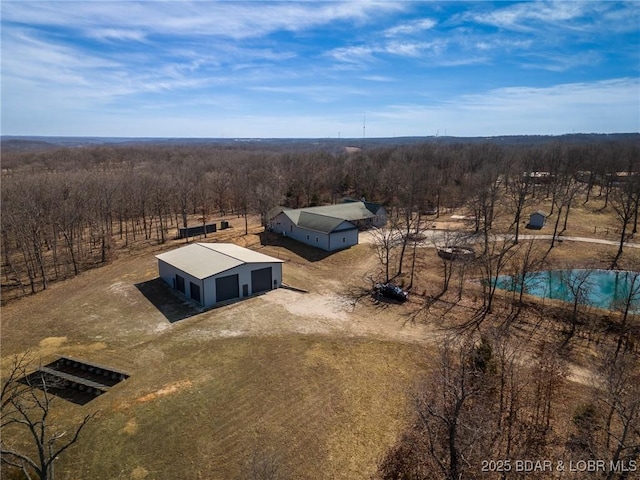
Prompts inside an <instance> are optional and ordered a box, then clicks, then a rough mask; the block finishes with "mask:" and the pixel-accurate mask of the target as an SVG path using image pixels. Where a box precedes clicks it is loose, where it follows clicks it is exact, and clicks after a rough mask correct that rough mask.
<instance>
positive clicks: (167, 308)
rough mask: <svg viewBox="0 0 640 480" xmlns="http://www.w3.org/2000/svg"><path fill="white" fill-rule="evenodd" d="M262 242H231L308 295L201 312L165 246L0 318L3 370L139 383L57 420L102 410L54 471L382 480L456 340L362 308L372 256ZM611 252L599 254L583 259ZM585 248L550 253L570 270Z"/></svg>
mask: <svg viewBox="0 0 640 480" xmlns="http://www.w3.org/2000/svg"><path fill="white" fill-rule="evenodd" d="M238 227H240V225H238ZM237 230H242V229H241V228H237ZM258 231H259V228H258V227H257V225H255V224H254V226H253V228H252V232H253V233H251V234H250V235H247V236H243V235H241V233H243V232H238V233H237V238H235V239H234V241H235V242H236V243H238V244H241V245H243V246H249V247H251V248H257V249H260V251H262V252H264V253H266V254H268V255H272V256H275V257H279V258H282V259H284V260H285V262H286V263H285V264H284V271H283V279H284V282H286V283H287V284H289V285H291V286H294V287H298V288H300V289H304V290H307V291H308V293H303V292H300V291H295V290H291V289H284V288H283V289H279V290H276V291H272V292H269V293H267V294H264V295H259V296H256V297H253V298H250V299H247V300H244V301H240V302H237V303H232V304H230V305H227V306H224V307H221V308H216V309H212V310H207V311H202V310H201V309H199V308H197V307H196V306H195V305H193V304H190V303H188V302H187V301H183V300H181V299H180V298H178V297H176V296H175V295H174V294H172V293H170V292H169V290H168V289H167V288H166V287H164V286H163V284H162V283H161V282H158V280H157V276H158V274H157V264H156V260H155V258H154V254H155V253H158V252H159V251H161V250H167V249H170V248H175V247H176V246H179V245H180V243H178V242H169V243H168V244H167V245H164V246H162V247H153V248H150V249H149V250H148V251H144V252H139V253H138V254H136V255H135V256H130V257H127V258H123V259H120V260H117V261H114V262H113V263H111V264H109V265H106V266H104V267H102V268H99V269H95V270H90V271H87V272H85V273H82V274H81V275H79V276H77V277H75V278H73V279H70V280H68V281H64V282H60V283H57V284H53V285H51V287H50V288H49V289H47V290H46V291H43V292H41V293H38V294H37V295H34V296H30V297H26V298H23V299H21V300H19V301H15V302H11V303H9V304H8V305H7V306H5V307H4V308H3V312H2V323H3V324H2V350H3V351H2V366H3V367H4V368H6V367H7V365H8V363H9V362H10V360H11V357H12V356H13V355H14V354H16V353H20V352H24V351H27V350H28V351H31V353H32V354H33V356H34V357H36V358H37V357H42V361H43V363H47V362H48V361H50V360H53V359H55V357H56V356H59V355H65V356H70V357H76V358H79V359H84V360H87V361H90V362H95V363H99V364H104V365H109V366H111V367H113V368H116V369H120V370H123V371H126V372H127V373H129V374H130V375H131V376H130V378H128V379H127V380H126V381H124V382H122V383H120V384H118V385H117V386H114V387H112V388H111V389H110V391H109V392H108V393H107V394H104V395H101V396H100V397H98V398H96V399H95V400H94V401H91V402H89V403H88V404H86V405H84V406H77V405H73V404H67V403H65V404H64V408H63V409H61V410H63V411H64V412H61V411H60V410H56V411H55V412H54V414H55V415H56V416H55V420H56V422H58V423H60V424H61V425H64V424H65V422H70V423H71V424H72V423H73V422H77V421H78V419H80V418H81V417H82V416H84V415H86V414H87V413H88V412H91V411H96V410H97V411H99V412H100V414H99V417H98V418H97V419H96V420H94V421H93V422H91V423H90V424H89V425H88V426H87V428H86V430H85V431H84V432H83V435H82V438H81V441H80V442H79V443H78V444H77V445H74V447H73V448H72V449H71V450H70V452H69V454H67V455H65V456H64V457H63V458H61V459H60V461H59V464H57V466H56V470H57V473H58V474H59V476H60V477H61V478H95V479H102V478H104V479H107V478H108V479H111V478H132V479H142V478H149V479H151V478H158V479H172V478H194V479H197V478H202V479H233V478H247V477H249V476H251V474H252V465H253V466H255V465H256V464H262V465H265V464H266V465H271V466H273V467H274V468H276V469H277V470H278V471H279V472H280V473H281V475H283V476H286V477H287V478H316V479H325V478H326V479H353V478H369V477H370V476H371V475H373V474H374V472H375V471H376V468H377V464H378V462H379V461H380V459H381V457H382V455H384V453H385V451H386V450H387V449H388V448H389V447H391V446H392V445H393V444H394V442H395V441H396V439H397V437H398V435H399V433H400V432H401V431H402V429H403V427H404V426H405V425H406V423H407V421H408V418H409V413H410V409H411V400H412V398H411V392H412V388H413V386H414V385H415V381H416V378H418V377H419V376H420V375H423V374H424V373H425V371H427V370H428V369H429V365H430V362H431V359H432V354H433V353H434V350H435V348H434V347H435V346H436V345H437V344H438V342H439V339H440V338H441V337H442V335H444V333H445V331H444V329H442V328H441V325H440V322H438V321H424V319H419V320H418V321H415V319H413V317H412V314H413V313H414V312H415V311H416V310H417V309H418V307H419V305H420V300H419V299H418V298H413V299H411V300H410V301H409V302H407V304H404V305H397V304H389V303H384V302H382V303H377V302H374V301H372V299H371V298H370V297H368V296H362V297H361V298H360V299H359V300H358V301H356V299H358V297H359V295H361V294H362V293H363V291H364V290H363V289H364V288H366V287H367V286H368V285H370V283H371V281H372V279H373V278H376V277H377V276H378V275H379V272H380V266H379V264H378V260H377V257H376V254H375V252H374V247H373V245H371V244H370V243H368V242H366V241H365V242H362V243H361V244H360V245H358V246H356V247H353V248H350V249H348V250H345V251H341V252H337V253H334V254H332V255H326V254H324V253H322V252H319V251H316V250H313V249H311V248H309V249H307V248H306V247H304V248H303V247H299V246H297V245H296V246H294V245H288V244H287V241H288V242H291V240H287V241H285V240H282V239H277V238H271V239H269V240H270V241H268V242H267V243H268V245H266V246H263V245H261V243H260V242H261V239H260V236H259V235H258ZM214 238H215V237H214ZM262 238H263V240H264V238H265V237H264V236H263V237H262ZM225 240H228V239H225ZM283 242H284V244H285V246H283V245H282V244H283ZM567 243H569V242H567ZM287 247H290V248H287ZM611 248H612V247H609V246H605V245H594V246H593V248H590V249H589V252H588V253H585V260H586V259H587V258H588V257H587V256H586V255H588V256H590V257H592V258H593V257H594V256H595V255H600V256H601V257H600V258H605V257H606V255H607V253H606V252H609V250H610V249H611ZM607 249H609V250H607ZM419 250H420V255H421V258H424V261H423V262H421V263H420V266H419V268H420V283H418V284H417V286H416V289H415V291H416V292H423V291H429V290H430V289H431V290H433V289H436V290H437V288H438V284H439V282H440V281H441V280H440V279H439V275H440V268H441V267H440V263H439V260H438V258H437V256H436V255H435V250H434V249H433V248H431V247H420V249H419ZM574 250H575V249H574ZM574 250H572V249H571V248H570V247H568V246H566V247H558V248H557V249H556V250H555V251H554V252H553V255H556V256H557V258H558V259H563V258H564V257H565V256H566V255H570V256H571V258H573V259H574V260H575V259H576V256H579V255H580V253H576V252H575V251H574ZM578 260H579V259H578ZM378 278H379V277H378ZM477 301H478V300H477V298H471V299H469V300H468V302H469V306H470V307H473V302H477ZM570 378H571V377H570ZM572 379H573V380H574V381H575V382H574V385H573V386H572V387H571V389H572V390H576V391H578V390H579V389H580V384H582V383H588V370H587V369H585V368H584V365H582V366H580V365H578V364H577V365H576V366H575V369H574V370H573V375H572ZM59 402H63V401H62V400H59Z"/></svg>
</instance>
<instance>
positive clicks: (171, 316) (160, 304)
mask: <svg viewBox="0 0 640 480" xmlns="http://www.w3.org/2000/svg"><path fill="white" fill-rule="evenodd" d="M135 286H136V288H137V289H138V290H139V291H140V293H142V295H144V297H145V298H146V299H147V300H149V301H150V302H151V303H152V304H153V306H154V307H156V308H157V309H158V311H160V313H162V314H163V315H164V316H165V318H166V319H167V320H169V322H170V323H174V322H177V321H179V320H184V319H185V318H189V317H193V316H194V315H197V314H199V313H201V312H202V308H199V307H197V306H196V305H194V304H192V303H191V302H189V301H188V300H186V299H184V298H180V297H179V296H178V294H177V293H176V292H174V291H173V289H171V288H170V287H169V285H167V284H166V282H165V281H164V280H162V279H161V278H160V277H158V278H154V279H153V280H149V281H146V282H141V283H136V284H135Z"/></svg>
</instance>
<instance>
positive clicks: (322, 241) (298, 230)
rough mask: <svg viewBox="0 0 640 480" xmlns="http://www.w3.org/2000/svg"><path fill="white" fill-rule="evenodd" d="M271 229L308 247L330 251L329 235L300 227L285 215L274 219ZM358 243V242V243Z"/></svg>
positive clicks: (279, 215)
mask: <svg viewBox="0 0 640 480" xmlns="http://www.w3.org/2000/svg"><path fill="white" fill-rule="evenodd" d="M271 228H272V229H273V231H274V232H276V233H279V234H281V235H284V236H286V237H291V238H293V239H294V240H297V241H299V242H302V243H306V244H307V245H311V246H312V247H316V248H321V249H322V250H326V251H329V235H328V234H326V233H322V232H315V231H313V230H307V229H306V228H302V227H298V226H297V225H295V224H294V223H293V222H292V221H291V219H290V218H289V217H287V216H286V215H285V214H284V213H280V214H278V215H276V216H275V217H274V219H273V220H272V222H271ZM341 238H342V237H341ZM356 243H358V242H357V241H356Z"/></svg>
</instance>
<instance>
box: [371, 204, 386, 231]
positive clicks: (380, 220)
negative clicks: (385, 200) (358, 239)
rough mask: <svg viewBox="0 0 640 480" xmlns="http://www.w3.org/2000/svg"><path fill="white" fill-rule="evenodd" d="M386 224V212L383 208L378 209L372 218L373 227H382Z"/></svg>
mask: <svg viewBox="0 0 640 480" xmlns="http://www.w3.org/2000/svg"><path fill="white" fill-rule="evenodd" d="M386 224H387V211H386V210H385V208H384V207H380V208H379V209H378V211H377V212H376V216H375V217H374V218H373V226H374V227H378V228H380V227H384V226H385V225H386Z"/></svg>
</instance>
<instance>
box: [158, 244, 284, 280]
mask: <svg viewBox="0 0 640 480" xmlns="http://www.w3.org/2000/svg"><path fill="white" fill-rule="evenodd" d="M156 258H157V259H159V260H162V261H163V262H165V263H168V264H169V265H172V266H174V267H175V268H177V269H179V270H182V271H183V272H185V273H188V274H189V275H191V276H193V277H195V278H198V279H200V280H202V279H205V278H208V277H212V276H213V275H217V274H219V273H222V272H225V271H227V270H229V269H231V268H234V267H238V266H240V265H244V264H247V263H275V262H277V263H283V260H280V259H278V258H274V257H270V256H269V255H264V254H263V253H259V252H256V251H254V250H249V249H247V248H243V247H239V246H238V245H234V244H233V243H192V244H191V245H187V246H186V247H181V248H177V249H175V250H171V251H170V252H166V253H161V254H160V255H156Z"/></svg>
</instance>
